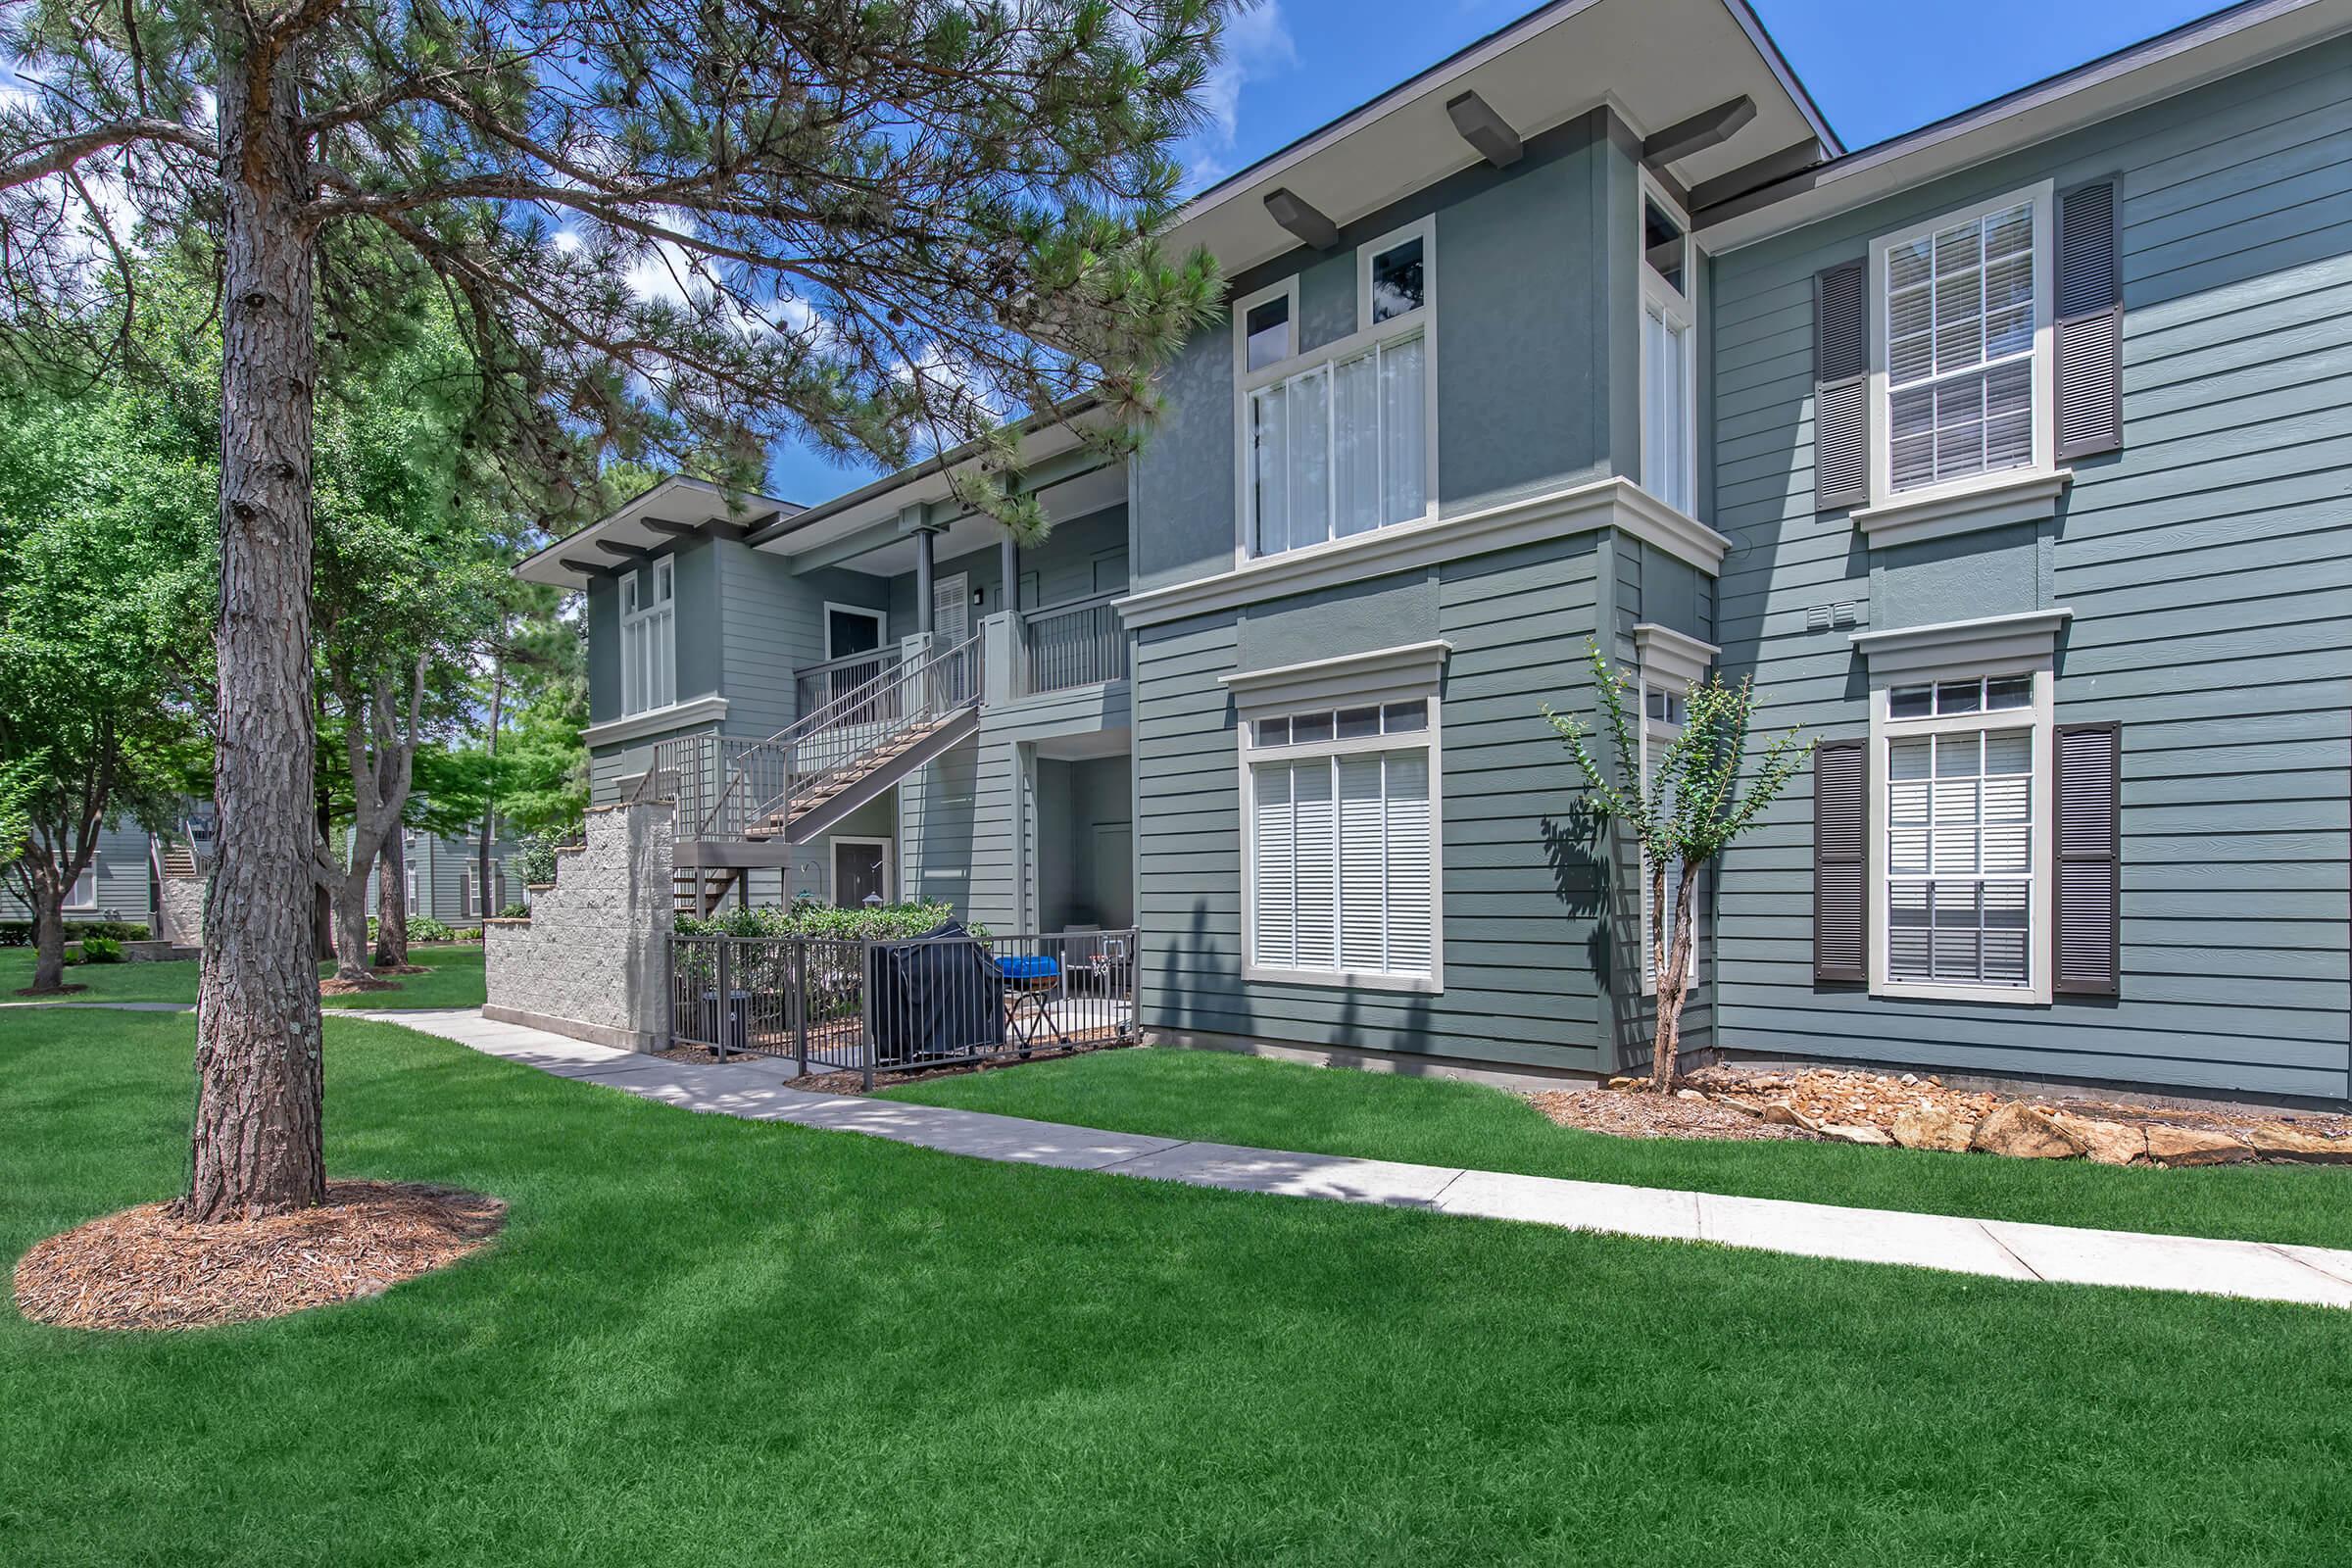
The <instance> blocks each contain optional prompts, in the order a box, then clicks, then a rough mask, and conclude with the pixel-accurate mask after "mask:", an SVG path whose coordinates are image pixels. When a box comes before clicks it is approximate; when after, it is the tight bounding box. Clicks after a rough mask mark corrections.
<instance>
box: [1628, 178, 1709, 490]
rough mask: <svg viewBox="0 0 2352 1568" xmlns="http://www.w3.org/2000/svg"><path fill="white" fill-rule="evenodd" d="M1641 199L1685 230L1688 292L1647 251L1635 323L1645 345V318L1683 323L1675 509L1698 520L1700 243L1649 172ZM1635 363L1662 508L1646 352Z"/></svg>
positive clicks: (1645, 478)
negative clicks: (1684, 504) (1652, 315)
mask: <svg viewBox="0 0 2352 1568" xmlns="http://www.w3.org/2000/svg"><path fill="white" fill-rule="evenodd" d="M1642 198H1643V200H1644V201H1654V202H1656V203H1657V204H1658V205H1659V206H1660V207H1662V208H1664V209H1665V210H1666V213H1667V215H1668V216H1669V217H1671V218H1673V219H1674V220H1675V221H1677V222H1679V223H1681V224H1682V225H1683V282H1684V287H1682V288H1679V289H1678V288H1676V287H1675V286H1674V285H1673V284H1671V283H1669V282H1667V281H1666V279H1665V278H1664V277H1662V276H1660V275H1659V273H1658V270H1657V269H1656V268H1654V267H1652V266H1650V265H1649V255H1648V251H1647V249H1646V248H1643V250H1642V304H1641V310H1642V317H1643V319H1642V320H1640V321H1637V322H1635V326H1636V327H1637V329H1639V331H1640V332H1641V333H1642V338H1641V339H1638V341H1643V340H1646V336H1647V330H1648V328H1647V324H1646V318H1647V317H1648V314H1649V312H1650V310H1651V309H1652V308H1653V307H1654V308H1655V309H1656V310H1657V311H1658V312H1659V313H1660V314H1661V315H1662V316H1664V317H1665V319H1667V320H1668V321H1669V322H1672V323H1679V324H1680V325H1681V327H1682V329H1683V430H1684V432H1685V436H1686V439H1685V442H1684V447H1683V465H1684V473H1683V493H1684V494H1685V495H1687V496H1689V497H1690V498H1691V506H1690V508H1689V509H1688V511H1685V509H1683V508H1679V507H1678V508H1675V510H1676V511H1678V512H1684V515H1686V516H1691V517H1695V516H1696V515H1697V514H1698V260H1699V253H1698V241H1697V240H1696V239H1695V238H1694V237H1692V235H1691V215H1690V214H1689V213H1686V212H1684V211H1683V208H1682V204H1681V203H1679V202H1677V201H1676V200H1675V199H1674V198H1673V197H1672V196H1669V195H1668V194H1667V193H1666V188H1665V187H1664V186H1663V185H1661V184H1659V183H1658V181H1657V179H1656V178H1655V177H1654V176H1653V175H1652V174H1651V173H1650V172H1649V171H1648V170H1646V169H1644V170H1642ZM1635 221H1636V223H1637V225H1640V224H1643V223H1646V222H1647V221H1648V220H1647V216H1646V213H1645V212H1642V211H1640V210H1637V212H1636V214H1635ZM1637 358H1638V359H1639V360H1640V362H1641V377H1642V390H1641V396H1642V421H1643V423H1642V445H1641V451H1642V467H1643V472H1642V489H1643V491H1645V492H1646V493H1647V494H1648V495H1649V496H1650V498H1651V499H1653V500H1655V501H1657V502H1658V503H1659V504H1660V505H1662V506H1672V505H1673V503H1671V502H1669V501H1667V500H1666V499H1665V498H1664V497H1663V496H1661V495H1660V494H1659V493H1658V491H1657V489H1656V487H1655V486H1656V481H1655V477H1654V476H1653V475H1652V474H1650V473H1649V472H1648V471H1647V469H1648V456H1649V428H1648V422H1647V421H1648V419H1649V356H1648V354H1646V353H1642V354H1641V355H1638V356H1637Z"/></svg>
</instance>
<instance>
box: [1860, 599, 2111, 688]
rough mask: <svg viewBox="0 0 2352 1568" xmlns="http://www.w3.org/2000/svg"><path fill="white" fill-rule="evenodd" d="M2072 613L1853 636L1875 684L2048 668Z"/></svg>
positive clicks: (1994, 618) (2033, 614) (2060, 611)
mask: <svg viewBox="0 0 2352 1568" xmlns="http://www.w3.org/2000/svg"><path fill="white" fill-rule="evenodd" d="M2073 616H2074V611H2073V610H2072V609H2070V608H2068V607H2067V606H2065V605H2060V606H2057V607H2056V608H2054V609H2050V610H2028V611H2023V612H2020V613H2017V614H2013V615H1985V616H1984V617H1982V618H1980V619H1976V620H1946V621H1939V622H1937V623H1936V624H1935V625H1932V626H1899V627H1896V628H1894V629H1893V630H1890V631H1858V632H1855V633H1854V634H1853V636H1852V637H1851V638H1850V639H1849V640H1850V641H1851V642H1852V644H1853V646H1854V649H1855V651H1856V652H1858V653H1860V654H1861V656H1862V658H1863V659H1864V661H1865V662H1868V664H1869V665H1870V679H1871V684H1872V685H1874V686H1875V685H1884V684H1887V682H1890V681H1896V680H1907V679H1908V680H1924V679H1933V678H1935V677H1937V676H1951V675H2007V674H2023V673H2025V672H2027V671H2029V670H2034V669H2047V668H2049V667H2050V664H2051V662H2052V661H2053V659H2054V658H2055V656H2056V653H2057V647H2058V633H2059V632H2060V631H2062V630H2063V629H2065V626H2066V623H2067V621H2068V620H2070V619H2072V618H2073Z"/></svg>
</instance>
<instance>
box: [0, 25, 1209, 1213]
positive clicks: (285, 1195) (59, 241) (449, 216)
mask: <svg viewBox="0 0 2352 1568" xmlns="http://www.w3.org/2000/svg"><path fill="white" fill-rule="evenodd" d="M1222 10H1223V0H1109V3H1104V0H1024V3H1022V4H1019V5H1017V6H1011V7H978V8H976V7H972V6H969V5H966V4H963V3H961V0H909V3H907V4H903V5H891V6H843V5H839V4H837V3H834V0H744V3H740V4H731V5H727V6H723V7H722V6H713V5H708V4H704V3H701V0H522V3H519V4H506V3H496V0H432V3H425V0H252V3H244V4H236V5H230V4H226V3H222V0H210V3H206V0H123V3H122V4H120V5H108V6H102V7H93V6H88V5H81V4H75V3H72V0H26V3H22V4H18V5H15V6H12V7H10V8H9V10H8V11H7V13H6V21H5V23H4V24H0V28H4V31H0V53H5V54H7V55H8V56H10V57H12V60H13V62H14V63H15V65H16V69H17V71H18V73H19V76H20V79H21V80H23V81H24V82H25V86H26V91H25V92H24V93H23V94H21V95H18V96H15V97H12V98H10V99H8V100H6V101H4V102H0V266H5V268H6V275H5V278H0V283H4V284H5V292H4V293H0V317H4V319H0V326H5V327H6V329H8V330H10V331H12V332H15V333H17V334H19V335H20V336H22V337H25V338H29V339H34V340H38V339H40V338H43V337H45V336H48V335H52V334H55V333H57V332H61V331H65V330H70V329H71V328H72V327H73V326H74V325H75V324H76V321H77V319H78V318H79V315H80V312H81V310H82V307H83V306H84V304H85V302H86V301H87V300H88V298H89V297H90V293H91V284H90V282H89V278H90V275H91V274H92V272H93V271H94V270H103V269H105V268H106V267H107V266H108V265H110V261H111V262H112V263H120V261H121V258H122V257H123V255H124V254H125V252H126V250H128V249H131V248H135V246H136V244H137V243H138V236H137V235H135V234H133V235H125V234H123V233H121V232H119V231H118V229H119V223H118V221H117V219H116V217H115V216H114V215H115V214H116V213H118V212H120V211H121V210H122V208H123V206H124V205H127V206H128V207H129V208H131V209H132V210H134V211H135V212H136V213H137V215H138V217H139V219H140V221H141V226H142V227H143V228H144V230H145V231H146V232H147V233H149V234H165V233H179V234H183V235H187V236H193V237H195V238H197V239H199V240H202V241H204V242H207V243H210V244H212V245H214V246H215V247H217V253H218V259H219V266H220V270H221V333H222V343H223V355H222V369H221V391H222V400H223V413H222V420H221V509H220V537H221V562H220V576H221V594H220V616H219V622H218V626H217V630H216V634H215V642H216V646H217V649H218V656H219V665H220V750H219V756H218V766H217V774H216V780H215V787H214V795H215V799H216V801H217V802H218V803H219V806H220V813H221V844H220V855H219V858H218V860H217V861H216V864H215V869H214V873H213V878H212V892H211V899H210V904H209V907H208V911H207V922H206V930H207V933H208V937H210V938H211V944H210V951H209V953H208V955H207V962H206V965H205V972H204V978H203V983H202V988H201V991H200V994H199V1003H198V1023H197V1035H198V1047H197V1060H198V1067H199V1081H200V1088H199V1093H198V1099H197V1109H196V1117H195V1123H196V1126H195V1137H194V1157H193V1165H192V1168H193V1175H192V1179H191V1183H190V1191H189V1194H188V1196H187V1199H186V1201H185V1202H184V1205H183V1206H184V1211H185V1212H186V1213H188V1214H189V1215H191V1216H194V1217H198V1218H205V1219H221V1218H232V1217H238V1216H252V1215H261V1214H267V1213H272V1212H278V1211H282V1210H285V1209H289V1208H294V1207H300V1206H305V1205H309V1204H313V1203H316V1202H318V1201H319V1198H320V1196H321V1194H322V1192H323V1187H324V1180H325V1177H324V1170H323V1166H322V1163H321V1159H320V1143H319V1117H320V1108H319V1084H320V1071H319V1004H318V988H317V984H316V980H315V978H314V976H313V974H312V972H311V968H310V964H309V962H308V952H307V944H306V943H305V942H304V940H303V934H304V926H305V923H306V915H305V908H306V905H307V904H308V901H309V898H310V894H311V892H312V884H313V878H314V875H315V872H316V866H317V857H316V833H315V830H314V829H313V827H312V825H311V823H310V821H309V812H310V810H311V808H312V787H311V786H312V779H311V776H310V773H311V768H312V765H313V762H312V759H313V737H312V712H311V706H310V705H311V697H312V675H313V670H312V666H311V648H312V639H311V625H310V586H311V584H310V571H311V543H312V530H313V513H312V501H313V496H312V464H313V442H312V420H313V410H314V400H315V398H316V396H317V393H318V391H319V382H320V377H321V373H322V369H323V370H325V371H327V372H330V373H331V371H332V369H333V360H334V351H335V349H336V344H337V339H338V338H342V339H348V340H350V341H352V342H354V343H359V344H364V342H365V340H366V339H367V338H368V336H369V335H370V334H372V333H373V332H375V331H377V330H379V329H380V328H381V327H382V326H383V325H384V323H385V321H386V319H388V317H389V316H390V315H391V313H392V312H393V310H394V309H396V308H397V307H398V306H400V305H402V304H405V302H406V301H407V300H408V299H410V298H411V297H412V295H413V291H414V286H415V283H416V281H417V279H418V278H420V277H422V278H429V279H430V280H432V282H433V283H434V284H435V285H436V286H437V287H439V288H440V289H442V290H443V291H444V292H445V293H446V296H447V297H448V299H449V300H450V301H451V303H452V305H453V307H454V309H455V311H456V313H457V315H458V318H459V319H460V321H461V323H462V329H463V330H464V332H465V334H466V344H467V348H468V350H469V352H470V354H471V357H472V360H473V363H474V365H475V367H476V369H477V378H476V381H475V391H476V393H477V395H478V397H479V400H480V405H481V408H482V410H483V417H484V420H485V423H486V424H487V425H488V426H490V427H491V428H493V429H495V431H496V433H497V435H498V437H499V439H500V441H501V443H502V446H503V450H504V451H505V452H506V453H507V454H508V456H509V459H510V463H511V466H512V468H513V470H514V471H515V472H516V473H517V474H518V475H521V476H523V477H525V478H527V479H529V480H530V481H532V482H535V483H539V484H541V485H542V486H543V488H544V491H545V493H546V495H547V497H548V499H549V501H550V504H551V505H554V506H558V507H564V506H568V507H571V508H576V509H577V510H578V511H579V512H580V513H583V514H584V513H587V512H591V511H593V510H595V508H596V504H597V502H598V500H599V499H600V498H599V496H598V494H597V491H596V483H595V477H594V476H595V472H596V467H597V462H598V460H599V458H600V457H602V456H603V455H605V454H608V453H612V452H618V453H619V454H620V455H622V456H628V457H636V456H640V455H646V456H651V457H656V458H660V457H662V456H664V455H667V457H668V458H669V459H670V460H671V461H683V462H684V463H685V464H686V465H687V466H691V467H693V468H694V469H696V470H697V471H701V472H705V473H708V474H710V475H711V476H712V477H715V478H718V479H720V480H722V481H725V482H728V483H730V484H736V485H741V484H742V482H743V481H744V480H745V479H746V478H748V477H751V476H752V475H753V473H754V471H755V470H756V469H757V468H758V467H759V466H760V454H761V451H762V446H763V443H764V442H765V441H766V440H768V439H771V438H774V437H777V436H791V437H794V438H799V439H804V440H810V441H813V442H815V443H816V444H818V445H819V446H822V447H825V448H828V449H830V450H834V451H837V452H841V453H845V454H852V453H856V454H863V455H866V456H868V457H871V458H873V459H876V460H879V461H881V462H883V463H886V464H896V463H899V462H901V461H903V460H904V459H905V458H907V455H908V454H909V453H912V452H919V451H934V452H936V451H944V450H946V449H948V448H951V447H953V446H955V445H956V443H958V442H961V441H964V440H974V439H986V440H987V441H988V443H989V444H988V447H987V460H986V461H985V462H984V463H983V464H982V465H981V469H982V470H983V471H982V472H981V474H980V476H979V477H978V478H976V479H971V480H961V479H959V480H958V481H957V488H958V490H959V493H962V494H964V496H965V498H966V499H967V500H968V501H970V502H972V503H973V504H974V505H977V506H981V507H983V508H985V509H986V510H988V511H989V512H991V513H992V514H994V515H997V516H999V517H1001V518H1003V519H1004V520H1005V522H1006V523H1007V524H1008V525H1010V526H1014V527H1016V528H1022V529H1028V530H1032V531H1033V530H1034V529H1035V528H1036V527H1037V526H1038V525H1039V516H1038V513H1037V509H1036V503H1035V502H1034V501H1033V500H1025V499H1021V498H1017V497H1014V496H1012V495H1010V494H1009V493H1008V491H1009V487H1008V486H1007V485H1006V484H1005V483H1004V482H1003V471H1004V469H1005V466H1007V465H1008V464H1009V462H1010V459H1011V443H1010V439H1009V437H1006V436H995V435H992V432H995V431H997V430H998V429H999V427H1000V426H1001V425H1002V424H1003V422H1004V420H1005V417H1006V416H1008V415H1012V414H1018V413H1022V412H1051V411H1055V410H1059V409H1063V408H1065V407H1068V406H1070V405H1071V403H1072V402H1073V400H1075V399H1076V398H1078V396H1079V395H1080V394H1088V395H1099V396H1100V398H1101V400H1102V405H1103V406H1105V407H1107V409H1108V410H1109V412H1110V414H1111V415H1112V416H1113V417H1111V418H1110V419H1109V420H1108V421H1106V422H1105V424H1103V425H1102V426H1092V425H1090V426H1086V427H1084V428H1083V429H1082V436H1083V438H1084V439H1086V440H1088V441H1090V442H1093V443H1097V444H1100V445H1105V446H1112V447H1116V446H1119V445H1121V444H1123V442H1124V439H1125V435H1124V432H1126V431H1128V430H1130V429H1132V428H1133V422H1134V419H1135V418H1136V417H1140V416H1141V415H1142V414H1143V413H1145V412H1146V411H1147V410H1148V409H1149V407H1150V405H1151V401H1152V388H1151V385H1150V374H1151V371H1152V368H1154V367H1155V365H1156V364H1157V363H1158V362H1159V361H1160V360H1161V359H1163V358H1164V357H1165V356H1166V355H1167V354H1169V353H1170V352H1172V351H1173V349H1174V347H1175V345H1177V344H1178V343H1180V342H1182V341H1183V339H1184V337H1185V335H1186V334H1187V333H1189V332H1190V331H1191V330H1192V328H1193V327H1194V326H1195V325H1197V324H1199V323H1201V321H1203V320H1205V319H1207V317H1208V315H1209V314H1210V313H1211V312H1212V311H1213V310H1214V309H1215V307H1216V303H1217V298H1216V295H1217V288H1216V278H1215V272H1214V269H1213V267H1212V266H1211V265H1210V264H1209V263H1208V262H1207V260H1206V258H1205V257H1204V256H1203V257H1196V258H1192V259H1189V260H1187V261H1185V262H1182V263H1176V264H1170V263H1168V262H1165V261H1163V260H1162V259H1161V258H1160V257H1159V256H1158V255H1157V254H1156V253H1155V252H1154V251H1153V250H1152V248H1151V246H1150V245H1149V244H1148V243H1147V242H1146V241H1147V236H1148V235H1149V234H1150V233H1151V232H1152V231H1153V230H1155V229H1156V228H1157V227H1158V226H1160V225H1161V224H1162V223H1163V222H1164V221H1165V220H1166V218H1167V217H1168V215H1169V213H1170V211H1171V208H1172V197H1173V192H1174V187H1175V182H1176V178H1177V172H1176V170H1175V168H1174V166H1173V165H1172V163H1171V162H1170V161H1169V159H1168V157H1167V156H1166V153H1167V149H1168V147H1169V145H1170V144H1171V143H1172V141H1173V140H1174V139H1175V138H1176V137H1177V136H1178V135H1179V134H1180V133H1181V132H1182V131H1183V130H1185V129H1186V128H1187V127H1188V126H1189V125H1190V124H1191V123H1193V121H1194V119H1195V117H1196V115H1197V109H1196V107H1195V100H1196V98H1197V96H1198V94H1199V92H1200V89H1201V86H1202V83H1203V81H1204V79H1205V75H1206V72H1207V69H1208V66H1209V64H1210V62H1211V61H1212V59H1213V58H1214V55H1215V50H1216V40H1217V35H1218V26H1219V22H1220V19H1221V15H1222ZM93 182H95V187H96V188H94V184H93ZM110 193H111V195H112V197H113V198H115V199H112V200H110V199H108V197H109V195H110ZM632 274H635V277H636V279H637V281H638V282H639V283H640V284H641V285H644V286H632ZM322 308H323V312H324V316H325V320H326V323H327V324H328V325H330V326H331V327H332V331H331V332H330V333H327V334H323V335H322V334H321V331H320V325H321V321H320V314H321V309H322Z"/></svg>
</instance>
